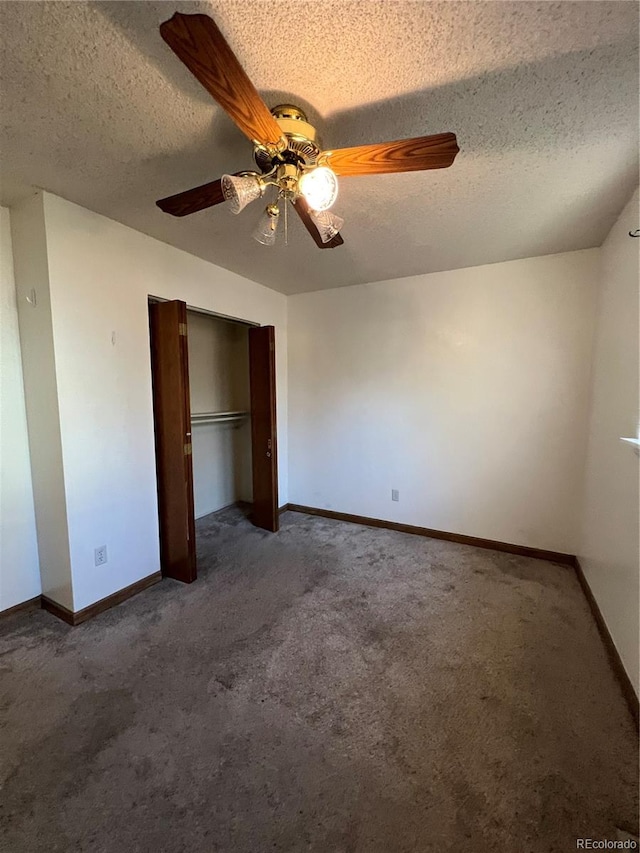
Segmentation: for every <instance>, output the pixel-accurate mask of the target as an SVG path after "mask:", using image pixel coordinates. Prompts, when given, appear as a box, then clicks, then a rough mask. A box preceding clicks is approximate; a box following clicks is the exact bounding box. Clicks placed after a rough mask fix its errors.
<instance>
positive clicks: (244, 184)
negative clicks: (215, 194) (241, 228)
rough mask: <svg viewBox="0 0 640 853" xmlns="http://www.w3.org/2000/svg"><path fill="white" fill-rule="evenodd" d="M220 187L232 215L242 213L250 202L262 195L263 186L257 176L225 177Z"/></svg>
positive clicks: (221, 180)
mask: <svg viewBox="0 0 640 853" xmlns="http://www.w3.org/2000/svg"><path fill="white" fill-rule="evenodd" d="M220 186H221V188H222V195H223V196H224V198H225V201H226V202H227V204H228V206H229V210H230V211H231V213H236V214H237V213H240V211H241V210H244V208H245V207H246V206H247V205H248V204H249V202H252V201H255V200H256V199H257V198H260V196H261V195H262V184H261V183H260V180H259V179H258V176H257V175H241V176H240V177H238V176H237V175H223V176H222V178H221V179H220Z"/></svg>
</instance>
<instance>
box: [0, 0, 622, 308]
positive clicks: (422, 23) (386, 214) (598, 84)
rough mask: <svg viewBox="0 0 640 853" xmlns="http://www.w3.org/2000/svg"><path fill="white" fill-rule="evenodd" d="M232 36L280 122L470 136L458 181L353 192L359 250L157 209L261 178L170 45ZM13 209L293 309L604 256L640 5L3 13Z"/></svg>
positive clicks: (84, 7)
mask: <svg viewBox="0 0 640 853" xmlns="http://www.w3.org/2000/svg"><path fill="white" fill-rule="evenodd" d="M175 10H179V11H182V12H196V11H200V12H206V13H209V14H211V15H212V16H213V17H214V18H215V19H216V21H217V22H218V24H219V25H220V27H221V29H222V31H223V33H224V34H225V35H226V37H227V39H228V41H229V43H230V44H231V46H232V48H233V49H234V50H235V52H236V53H237V55H238V57H239V58H240V60H241V62H242V63H243V65H244V66H245V68H246V70H247V72H248V73H249V75H250V76H251V78H252V80H253V81H254V83H255V84H256V86H257V88H258V89H259V91H260V92H261V94H262V95H263V96H264V98H265V100H266V102H267V104H268V105H269V106H274V105H275V104H276V103H278V102H279V101H282V100H290V101H293V103H296V104H299V105H300V106H302V107H303V108H306V109H307V111H308V114H309V117H310V118H311V119H312V120H313V121H315V122H316V123H317V126H318V129H319V132H320V134H321V136H322V138H323V140H324V142H325V145H326V146H327V147H339V146H344V145H352V144H362V143H368V142H376V141H385V140H392V139H399V138H403V137H409V136H416V135H422V134H430V133H438V132H443V131H454V132H455V133H456V134H457V135H458V141H459V144H460V148H461V153H460V154H459V155H458V158H457V160H456V162H455V163H454V165H453V167H451V168H450V169H445V170H441V171H434V172H424V173H412V174H408V175H384V176H373V177H367V178H349V179H343V180H342V181H341V185H340V196H339V199H338V202H337V203H336V207H335V210H336V212H338V213H339V214H340V215H342V216H344V218H345V226H344V228H343V232H342V233H343V236H344V238H345V241H346V244H345V246H343V247H342V248H340V249H337V250H335V251H320V250H318V249H317V248H316V247H315V246H314V244H313V242H312V241H311V239H310V238H309V237H308V236H307V235H306V232H304V230H303V227H302V225H301V224H300V223H299V222H298V221H297V218H292V220H291V228H290V236H289V245H288V246H285V245H283V241H282V242H281V243H280V245H277V246H276V247H274V248H273V249H265V248H264V247H262V246H259V245H258V244H255V243H254V241H252V240H251V238H250V234H251V231H252V229H253V227H254V225H255V222H256V220H257V218H258V217H259V215H260V212H261V210H260V208H259V206H258V205H253V206H250V207H249V208H247V210H245V211H244V212H243V213H242V214H240V216H239V217H238V218H236V217H233V216H231V215H230V214H229V212H228V211H227V210H225V209H224V207H219V208H215V209H210V210H208V211H203V212H201V213H198V214H195V215H193V216H190V217H187V218H185V219H184V220H176V219H173V218H171V217H169V216H167V215H166V214H163V213H162V212H160V211H159V210H158V209H157V208H156V207H155V200H156V199H157V198H160V197H162V196H166V195H170V194H172V193H175V192H178V191H180V190H183V189H187V188H189V187H192V186H195V185H198V184H200V183H204V182H205V181H209V180H212V179H214V178H216V177H219V175H220V174H222V173H223V172H225V171H236V170H238V169H242V168H251V165H252V156H251V147H250V144H249V143H248V141H247V140H245V138H244V137H243V136H242V134H241V133H240V132H239V131H238V130H237V129H236V128H235V126H234V125H233V124H232V122H231V120H230V119H229V118H228V117H227V116H226V115H225V114H224V113H223V112H222V110H221V109H220V108H219V107H218V106H217V105H216V104H215V102H213V101H212V99H211V98H210V96H209V95H208V94H207V93H206V92H205V90H204V89H203V88H202V87H201V86H200V85H199V84H198V83H197V81H196V80H195V78H193V77H192V76H191V75H190V74H189V72H188V71H187V70H186V68H185V67H184V66H183V65H182V64H181V62H180V61H179V60H178V59H177V57H175V55H174V54H173V53H172V52H171V50H170V49H169V48H168V47H167V46H166V45H165V44H164V42H163V41H162V39H161V38H160V35H159V32H158V26H159V24H160V23H161V21H163V20H166V19H167V18H169V17H170V16H171V15H172V14H173V12H174V11H175ZM0 31H1V35H0V39H1V42H2V58H1V59H0V71H1V81H0V96H1V104H0V106H1V110H0V112H1V121H2V130H1V135H0V152H1V171H0V177H1V180H2V202H3V203H5V204H12V203H14V202H15V201H17V200H19V199H20V198H21V197H23V196H24V195H25V194H28V193H29V192H30V191H31V190H32V188H34V187H42V188H44V189H47V190H49V191H51V192H53V193H57V194H58V195H61V196H63V197H65V198H67V199H70V200H71V201H74V202H77V203H78V204H81V205H83V206H84V207H87V208H89V209H91V210H95V211H97V212H98V213H102V214H104V215H106V216H109V217H111V218H113V219H116V220H118V221H120V222H123V223H124V224H126V225H129V226H131V227H133V228H136V229H138V230H140V231H142V232H144V233H147V234H150V235H152V236H154V237H157V238H158V239H160V240H163V241H165V242H167V243H171V244H172V245H175V246H178V247H180V248H182V249H185V250H187V251H189V252H192V253H193V254H195V255H198V256H200V257H202V258H206V259H208V260H211V261H213V262H214V263H216V264H219V265H220V266H223V267H226V268H228V269H231V270H234V271H235V272H237V273H240V274H242V275H245V276H247V277H248V278H251V279H254V280H256V281H260V282H262V283H263V284H266V285H268V286H270V287H274V288H276V289H278V290H281V291H283V292H285V293H293V292H300V291H305V290H315V289H319V288H325V287H336V286H341V285H349V284H356V283H362V282H368V281H376V280H384V279H390V278H398V277H401V276H406V275H414V274H419V273H425V272H434V271H437V270H443V269H455V268H458V267H464V266H472V265H476V264H483V263H492V262H498V261H503V260H509V259H514V258H520V257H529V256H535V255H540V254H548V253H553V252H561V251H568V250H573V249H581V248H586V247H591V246H595V245H599V244H600V243H601V242H602V240H603V239H604V237H605V236H606V234H607V232H608V230H609V228H610V226H611V225H612V224H613V221H614V220H615V217H616V215H617V214H618V213H619V211H620V209H621V208H622V207H623V205H624V203H625V202H626V201H627V200H628V198H629V196H630V195H631V193H632V191H633V188H634V185H635V184H636V182H637V174H638V170H637V155H638V99H637V89H638V4H637V3H635V2H566V3H548V2H543V3H533V2H513V3H509V2H504V3H489V2H468V3H467V2H465V3H457V2H445V3H429V2H389V0H382V2H376V0H363V2H349V0H346V2H322V3H318V2H313V3H311V2H306V0H304V2H279V3H277V4H274V3H271V2H261V1H259V0H243V2H229V0H218V2H211V3H179V2H174V3H169V2H149V3H146V2H144V3H143V2H123V3H119V2H114V3H111V2H110V3H91V4H85V3H69V4H67V3H9V2H4V3H0Z"/></svg>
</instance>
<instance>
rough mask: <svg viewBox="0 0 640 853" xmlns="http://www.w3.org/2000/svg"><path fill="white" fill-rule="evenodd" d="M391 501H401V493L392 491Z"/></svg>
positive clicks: (395, 490)
mask: <svg viewBox="0 0 640 853" xmlns="http://www.w3.org/2000/svg"><path fill="white" fill-rule="evenodd" d="M391 500H392V501H399V500H400V492H399V491H398V490H397V489H391Z"/></svg>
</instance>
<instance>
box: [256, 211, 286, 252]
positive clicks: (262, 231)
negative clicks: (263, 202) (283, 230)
mask: <svg viewBox="0 0 640 853" xmlns="http://www.w3.org/2000/svg"><path fill="white" fill-rule="evenodd" d="M279 217H280V208H279V207H278V205H277V204H268V205H267V206H266V208H265V211H264V213H263V214H262V216H261V217H260V219H259V220H258V224H257V225H256V228H255V230H254V232H253V239H254V240H257V241H258V243H262V245H263V246H273V244H274V243H275V242H276V232H277V230H278V219H279Z"/></svg>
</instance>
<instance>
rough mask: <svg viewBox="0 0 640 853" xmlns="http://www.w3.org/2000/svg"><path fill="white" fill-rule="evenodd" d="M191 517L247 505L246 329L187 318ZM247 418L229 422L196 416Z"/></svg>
mask: <svg viewBox="0 0 640 853" xmlns="http://www.w3.org/2000/svg"><path fill="white" fill-rule="evenodd" d="M187 324H188V330H187V331H188V342H189V390H190V394H191V414H192V422H191V432H192V436H191V441H192V447H193V491H194V505H195V517H196V518H201V517H202V516H203V515H207V514H208V513H210V512H215V511H216V510H218V509H222V507H225V506H229V504H233V503H235V502H236V501H248V502H251V501H252V497H253V496H252V485H251V422H250V418H249V415H248V413H249V410H250V397H249V334H248V333H249V329H248V327H247V326H243V325H242V324H240V323H233V322H229V321H226V320H221V319H219V318H217V317H211V316H208V315H206V314H199V313H197V312H194V311H189V312H188V313H187ZM223 412H233V413H239V412H244V413H247V414H246V415H245V416H244V417H237V418H235V419H232V420H217V421H216V420H212V421H199V420H198V417H197V416H198V415H201V414H204V413H211V414H219V413H223Z"/></svg>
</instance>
